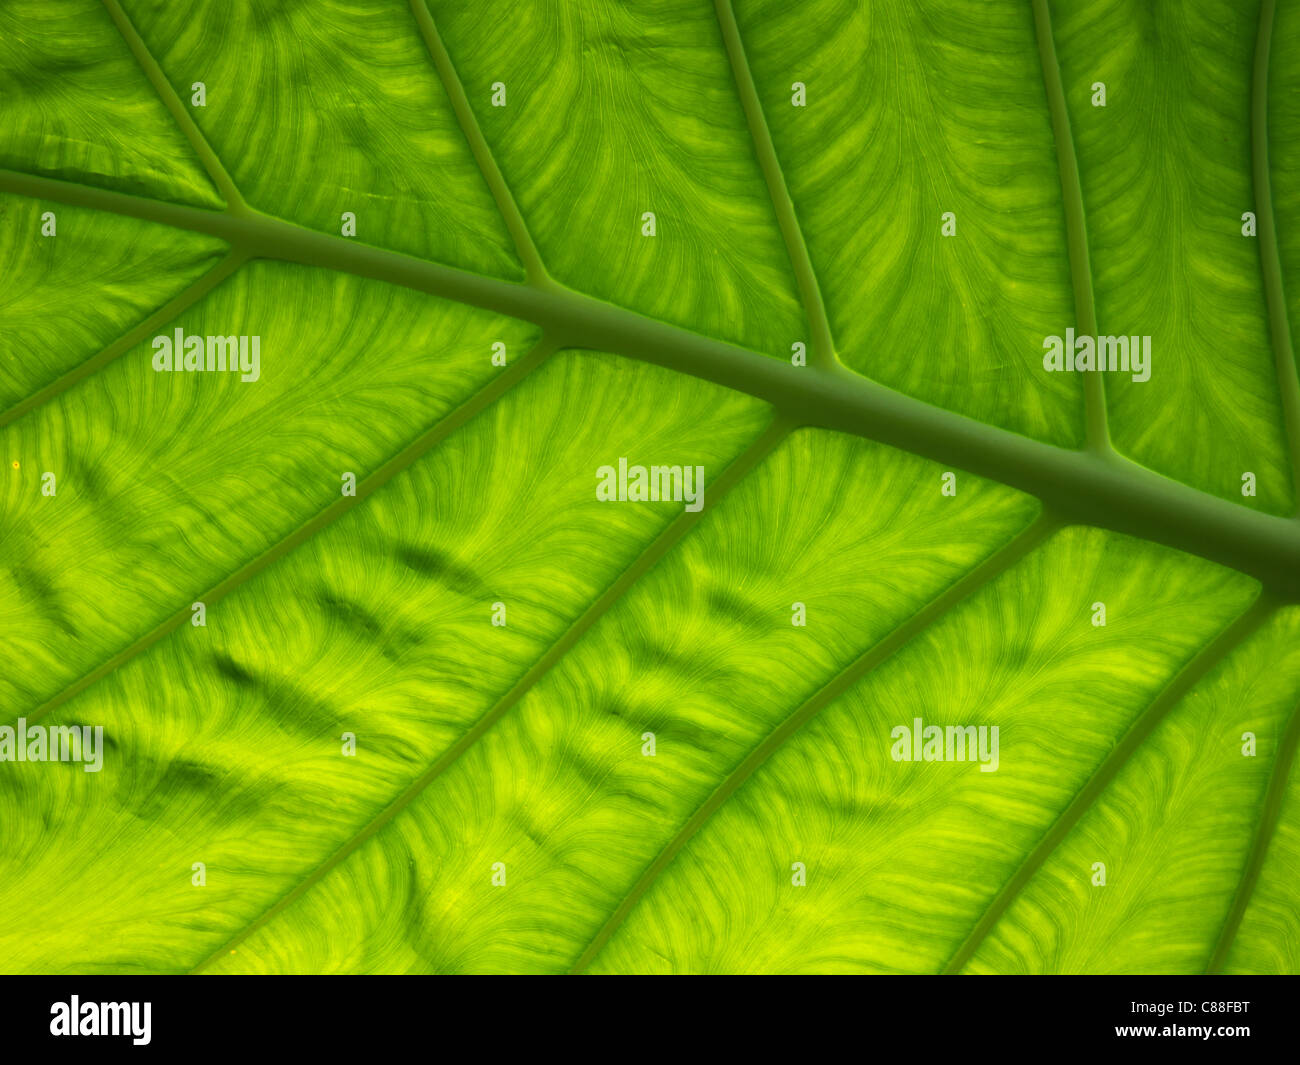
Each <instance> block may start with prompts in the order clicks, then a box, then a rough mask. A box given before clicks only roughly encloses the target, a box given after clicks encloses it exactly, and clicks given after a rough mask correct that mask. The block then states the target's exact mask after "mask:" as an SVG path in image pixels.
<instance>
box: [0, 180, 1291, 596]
mask: <svg viewBox="0 0 1300 1065" xmlns="http://www.w3.org/2000/svg"><path fill="white" fill-rule="evenodd" d="M0 191H4V192H12V193H17V194H19V195H24V196H31V197H35V198H45V199H51V200H55V201H57V202H63V203H70V204H73V205H74V206H85V207H90V208H93V209H99V210H107V211H113V212H115V213H117V214H124V215H128V216H130V217H134V218H143V219H146V220H149V221H155V222H160V223H162V224H165V225H173V226H178V227H180V228H182V229H190V230H195V231H197V232H203V233H208V234H211V235H213V236H217V237H220V238H222V239H224V240H226V241H227V242H229V243H231V244H233V245H235V246H236V247H238V248H240V249H241V250H243V251H244V252H246V253H247V254H249V255H252V256H256V257H261V258H267V259H278V260H282V261H287V262H297V263H302V264H305V265H309V266H317V267H321V268H328V269H334V270H340V271H343V272H345V273H351V274H355V275H357V276H361V277H370V278H374V279H377V280H381V281H387V282H390V283H392V284H397V285H402V286H404V287H406V288H412V289H416V290H418V291H421V292H426V293H429V294H430V295H435V296H440V297H443V298H446V299H452V300H456V301H459V302H462V303H468V304H471V305H473V306H476V307H483V308H486V309H488V310H492V311H496V312H497V313H500V314H506V315H509V316H511V317H514V318H522V319H525V320H527V321H531V322H534V323H536V324H538V325H540V326H541V327H542V328H543V329H544V330H545V331H546V332H547V334H548V335H549V336H551V337H552V338H553V339H554V340H555V342H556V343H557V344H558V345H559V346H561V347H580V348H591V349H596V350H602V351H610V352H613V353H615V354H618V355H623V356H625V357H627V358H633V359H639V360H641V361H644V362H651V363H655V364H657V365H659V366H665V367H667V368H668V369H671V370H676V371H678V372H681V373H686V374H690V375H692V376H695V377H701V378H704V379H706V380H710V381H714V382H716V383H718V384H721V385H724V386H726V387H728V388H731V389H734V390H736V391H740V392H745V393H748V394H749V395H752V396H755V397H757V398H759V399H763V400H766V401H767V402H768V403H771V404H772V405H774V406H775V407H776V408H777V409H778V410H780V411H781V412H782V413H783V414H784V415H785V416H786V417H788V418H789V419H790V420H791V421H793V422H795V423H797V424H800V425H807V426H815V427H820V428H825V429H835V430H838V431H841V432H846V433H850V434H852V435H855V436H861V437H865V438H868V439H872V440H877V441H880V442H882V443H885V444H889V445H891V446H893V447H898V448H901V449H903V450H906V451H910V452H912V453H913V454H916V455H920V456H922V457H924V458H929V459H933V460H935V461H937V462H941V463H944V464H945V465H947V466H950V467H954V468H957V469H964V470H967V471H969V472H971V473H974V474H978V475H980V476H983V477H988V478H990V479H992V480H996V481H1000V482H1002V483H1003V484H1007V485H1010V486H1012V487H1014V488H1018V489H1020V490H1021V491H1025V492H1028V493H1030V494H1032V495H1035V496H1038V497H1039V498H1040V499H1041V500H1042V501H1043V502H1044V503H1045V504H1046V505H1048V506H1049V507H1050V508H1052V509H1053V510H1055V511H1056V512H1058V513H1060V514H1062V515H1063V516H1065V517H1066V518H1068V519H1069V520H1071V521H1075V522H1079V523H1082V524H1087V525H1095V526H1098V527H1101V528H1107V529H1112V530H1114V531H1117V532H1123V533H1128V534H1130V535H1134V536H1139V537H1142V538H1143V539H1146V540H1151V541H1153V542H1155V543H1161V544H1165V545H1167V546H1169V547H1175V548H1178V549H1179V550H1182V551H1188V552H1190V553H1192V554H1195V555H1200V556H1201V557H1203V558H1208V559H1211V560H1213V561H1215V562H1219V563H1221V564H1223V565H1226V566H1230V567H1232V568H1233V569H1237V570H1240V571H1241V572H1243V573H1248V574H1250V575H1252V576H1254V577H1256V578H1258V579H1259V580H1260V581H1262V582H1263V583H1264V584H1266V585H1267V586H1269V587H1270V588H1271V589H1272V591H1273V592H1274V593H1275V594H1276V595H1277V596H1279V597H1280V598H1283V599H1287V600H1290V601H1300V523H1298V522H1296V521H1295V520H1293V519H1291V518H1281V517H1276V516H1273V515H1268V514H1263V513H1260V512H1258V511H1254V510H1250V509H1249V508H1247V507H1245V506H1243V505H1240V504H1236V503H1230V502H1228V501H1227V500H1223V499H1219V498H1216V497H1214V496H1210V495H1207V494H1205V493H1203V492H1200V491H1198V490H1197V489H1194V488H1191V487H1189V486H1187V485H1184V484H1181V483H1178V482H1176V481H1172V480H1169V479H1168V478H1166V477H1163V476H1161V475H1159V474H1157V473H1154V472H1152V471H1151V470H1147V469H1145V468H1143V467H1141V466H1139V465H1137V464H1136V463H1133V462H1130V461H1128V460H1126V459H1122V458H1117V457H1115V456H1111V455H1104V454H1096V453H1090V452H1085V451H1069V450H1066V449H1064V448H1058V447H1054V446H1053V445H1051V444H1045V443H1042V442H1040V441H1037V440H1032V439H1030V438H1028V437H1023V436H1018V435H1017V434H1015V433H1012V432H1009V431H1007V430H1005V429H999V428H996V427H994V426H991V425H986V424H985V423H983V422H978V421H975V420H974V419H971V418H966V417H964V416H963V415H960V414H954V413H953V412H951V411H946V410H942V409H941V408H938V407H934V406H932V405H930V404H928V403H925V402H923V401H921V400H918V399H914V398H912V397H910V396H904V395H902V394H901V393H898V392H894V391H892V390H891V389H888V388H885V387H884V386H883V385H880V384H877V383H876V382H874V381H870V380H868V379H866V378H864V377H861V376H859V375H857V374H855V373H852V372H851V371H848V370H845V369H843V368H842V367H838V366H836V367H834V368H832V369H829V370H827V369H823V368H821V367H817V366H803V367H796V366H792V365H790V363H789V362H788V361H787V360H785V359H777V358H772V357H769V356H765V355H760V354H757V353H754V352H751V351H747V350H745V349H744V348H740V347H737V346H736V345H733V344H728V343H725V342H723V341H719V340H713V339H711V338H708V337H705V336H701V335H700V334H698V333H692V332H690V331H689V330H686V329H681V328H679V327H677V326H673V325H669V324H667V323H665V322H659V321H655V320H654V319H651V318H646V317H644V316H643V315H639V314H637V313H635V312H634V311H629V310H626V309H624V308H620V307H616V306H613V305H612V304H608V303H604V302H602V301H601V300H598V299H595V298H593V297H591V296H586V295H583V294H581V293H578V292H574V291H572V290H571V289H568V288H565V287H564V286H562V285H559V284H558V283H556V282H554V281H547V282H544V283H542V284H514V283H511V282H508V281H500V280H497V279H495V278H489V277H481V276H479V275H477V274H473V273H469V272H467V271H463V270H457V269H455V268H453V267H449V266H443V265H440V264H437V263H431V262H426V261H424V260H421V259H416V258H413V257H411V256H407V255H402V254H400V253H397V252H391V251H385V250H382V249H379V248H374V247H370V246H368V245H363V244H358V243H357V242H355V241H353V240H346V239H344V238H342V237H335V236H330V235H327V234H324V233H316V232H313V231H312V230H309V229H305V228H303V227H301V226H297V225H294V224H293V223H291V222H285V221H282V220H280V219H274V218H269V217H267V216H265V215H261V214H259V213H257V212H253V211H250V212H249V213H248V214H247V215H243V216H238V215H232V214H227V213H224V212H217V211H205V210H200V209H198V208H193V207H184V206H180V205H177V204H170V203H164V202H161V201H157V200H148V199H144V198H140V197H135V196H128V195H124V194H122V193H115V192H109V191H107V190H104V189H94V188H90V187H88V186H84V185H77V184H75V183H71V182H64V181H58V180H55V179H52V178H43V177H35V176H32V175H28V174H19V173H16V172H13V171H6V170H0Z"/></svg>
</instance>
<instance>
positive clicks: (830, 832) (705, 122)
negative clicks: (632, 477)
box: [0, 0, 1300, 973]
mask: <svg viewBox="0 0 1300 1065" xmlns="http://www.w3.org/2000/svg"><path fill="white" fill-rule="evenodd" d="M1274 6H1275V5H1274V4H1273V3H1272V2H1271V0H1264V2H1261V3H1258V4H1256V3H1228V2H1227V0H1184V2H1181V3H1172V2H1171V3H1159V4H1152V5H1142V4H1135V3H1127V2H1123V0H1097V2H1094V3H1088V4H1063V3H1062V4H1056V3H1048V2H1046V0H990V2H988V3H985V4H981V5H980V11H979V13H978V15H976V14H973V13H972V12H971V10H970V6H969V5H966V4H959V3H956V2H955V0H922V2H915V3H914V2H903V0H890V2H887V3H874V4H871V5H858V4H849V3H844V2H842V0H805V2H801V3H798V4H788V3H777V2H775V0H717V2H716V3H709V2H707V0H673V2H672V3H669V4H664V3H658V2H656V3H650V2H648V0H647V2H634V3H613V2H607V0H583V2H582V3H565V4H561V3H558V2H555V0H532V2H529V3H526V4H518V3H510V4H506V3H497V2H496V0H489V2H485V3H481V4H475V5H465V4H460V3H451V2H443V0H430V2H429V3H427V4H426V3H425V2H424V0H413V2H411V3H409V4H407V3H401V2H381V0H349V2H342V0H339V2H330V3H327V4H319V3H313V4H310V5H309V4H306V3H275V2H271V0H245V2H241V3H238V4H231V3H219V2H217V0H210V2H205V3H197V4H194V5H188V6H186V7H185V9H184V10H182V8H181V7H180V6H178V5H170V4H163V3H160V2H151V0H122V2H118V0H104V2H103V3H102V4H101V3H94V2H90V0H87V2H84V3H81V2H78V3H68V4H60V5H57V14H55V13H51V12H52V11H53V10H54V9H53V8H52V7H51V6H50V5H44V4H29V3H25V2H18V3H14V4H11V5H8V6H6V8H5V10H4V11H3V12H0V56H3V57H4V59H3V62H2V63H0V85H3V86H5V87H7V93H6V98H7V99H10V100H12V106H10V107H8V108H7V109H6V111H5V114H4V116H3V118H2V119H0V167H3V168H4V169H0V266H2V267H3V278H4V287H3V289H0V306H2V307H3V310H4V318H3V332H2V333H0V452H2V453H0V459H3V461H4V466H3V467H2V468H0V478H3V480H2V481H0V647H3V649H4V650H3V657H2V659H0V661H2V662H3V669H0V706H3V709H4V722H3V724H4V727H5V728H8V729H14V728H15V727H16V726H17V725H18V722H19V719H22V722H23V727H24V728H25V729H27V730H28V731H31V730H33V729H36V730H44V729H47V728H54V727H69V728H70V727H73V726H78V727H81V726H84V727H90V728H93V727H96V726H98V727H102V729H103V750H102V755H103V762H102V767H101V768H100V769H99V770H98V771H96V772H85V771H84V769H85V768H86V767H85V766H83V765H82V764H78V762H77V761H75V760H71V761H57V760H54V761H50V760H41V759H39V758H34V759H31V760H23V761H18V760H15V759H13V758H5V759H3V760H0V826H3V836H0V840H2V843H0V905H3V908H4V912H5V913H6V914H8V915H10V917H9V919H8V920H6V921H5V922H4V923H3V924H0V967H2V968H4V969H5V970H8V971H15V972H46V973H48V972H58V973H76V972H329V973H334V972H339V973H342V972H448V973H451V972H456V973H470V972H569V971H576V972H592V973H597V972H599V973H616V972H945V971H947V972H956V971H964V972H980V973H992V972H1029V973H1047V972H1116V971H1120V972H1170V973H1190V972H1202V971H1207V970H1208V971H1220V970H1222V971H1229V972H1264V973H1271V972H1295V971H1298V970H1300V921H1298V920H1297V913H1300V898H1298V897H1297V885H1298V884H1300V873H1298V872H1297V871H1298V870H1300V792H1298V791H1297V789H1298V788H1300V784H1298V783H1297V778H1298V775H1300V771H1297V769H1296V768H1295V761H1296V759H1295V753H1296V748H1297V745H1298V744H1300V714H1298V713H1297V704H1300V651H1297V648H1300V639H1298V637H1300V608H1298V607H1297V606H1296V604H1297V602H1300V525H1298V524H1297V521H1296V518H1295V507H1296V495H1295V488H1294V478H1295V471H1296V464H1297V463H1296V456H1297V454H1298V452H1297V450H1296V448H1297V434H1300V388H1297V384H1296V380H1297V372H1296V364H1295V356H1294V353H1293V346H1292V343H1291V333H1290V324H1289V323H1290V318H1291V315H1292V311H1293V307H1294V301H1295V299H1296V295H1295V293H1296V291H1297V287H1300V279H1298V280H1296V281H1295V282H1294V283H1290V282H1291V281H1292V279H1293V278H1295V271H1296V269H1297V268H1298V267H1297V266H1296V257H1297V254H1300V252H1297V248H1298V247H1300V245H1297V243H1296V242H1297V240H1298V239H1300V238H1298V237H1297V236H1296V234H1297V233H1298V232H1300V217H1298V210H1297V205H1298V204H1300V200H1298V199H1297V197H1298V196H1300V192H1297V189H1298V188H1300V184H1298V183H1297V171H1298V169H1300V161H1298V159H1297V154H1296V153H1297V148H1296V146H1297V144H1300V132H1298V130H1300V126H1298V123H1300V113H1298V112H1297V110H1296V106H1295V102H1294V95H1295V94H1294V92H1293V91H1291V90H1292V89H1293V88H1294V84H1293V83H1294V80H1295V78H1296V69H1297V67H1296V62H1297V56H1298V55H1300V52H1298V51H1297V50H1298V49H1300V20H1298V19H1297V17H1296V15H1295V12H1294V9H1293V8H1291V7H1288V6H1287V5H1283V10H1281V11H1278V12H1275V11H1274ZM196 82H202V83H203V85H204V89H205V93H206V97H205V102H203V103H202V104H196V103H194V102H193V100H192V98H191V91H192V86H193V85H194V83H196ZM1095 82H1104V83H1105V85H1106V92H1107V99H1106V103H1105V106H1095V105H1094V94H1095V85H1094V83H1095ZM800 88H802V91H803V95H802V96H801V95H800V94H799V93H800ZM50 212H52V213H53V214H54V215H55V216H56V220H57V233H56V234H54V235H49V236H46V235H43V234H42V227H43V225H45V224H46V221H45V216H46V215H47V213H50ZM345 212H352V213H354V214H355V216H356V231H355V235H352V234H351V233H349V232H348V231H347V230H345V229H344V228H343V221H344V213H345ZM948 212H951V215H952V218H953V219H954V220H955V231H953V232H952V233H951V235H945V233H944V226H945V215H946V213H948ZM1246 212H1250V213H1252V214H1253V215H1254V216H1255V222H1256V230H1255V232H1253V233H1252V234H1249V235H1247V234H1246V233H1244V232H1243V225H1244V220H1243V217H1242V216H1243V213H1246ZM648 214H649V215H653V225H652V226H651V225H650V223H649V222H648V221H647V215H648ZM1067 328H1072V329H1075V330H1076V331H1077V332H1078V333H1080V334H1087V335H1096V334H1101V335H1110V334H1115V335H1120V334H1123V335H1126V336H1128V335H1133V336H1138V335H1150V336H1151V337H1152V350H1153V355H1152V363H1151V378H1150V380H1149V381H1145V382H1138V381H1133V380H1130V379H1129V378H1128V377H1127V376H1126V375H1118V374H1096V375H1091V376H1090V375H1087V374H1078V373H1070V374H1065V373H1047V372H1045V371H1044V367H1043V350H1044V346H1043V341H1044V338H1045V337H1048V336H1051V335H1053V334H1056V335H1064V334H1065V331H1066V329H1067ZM176 330H180V331H181V334H182V335H185V336H190V335H193V336H201V337H208V336H216V337H240V336H255V337H258V338H260V352H261V356H260V359H261V361H260V366H259V368H258V371H257V373H256V374H255V375H254V376H255V377H256V380H242V379H241V375H240V374H239V373H232V372H230V371H226V372H219V371H204V372H188V371H187V372H175V371H169V372H160V371H158V370H157V369H156V364H155V355H156V352H157V346H156V345H155V343H154V339H155V338H156V337H159V336H162V337H171V336H173V335H175V331H176ZM800 346H802V349H803V352H804V354H805V355H806V363H807V364H806V365H803V364H801V362H800V360H799V359H797V358H796V359H794V360H792V358H791V356H792V354H793V353H795V352H796V351H798V350H799V348H800ZM620 461H622V462H623V463H625V464H626V465H628V466H636V465H638V464H639V465H644V466H647V467H649V466H669V467H681V468H682V470H684V471H694V470H695V469H697V468H698V469H701V470H702V471H703V472H702V491H703V496H702V499H701V502H702V506H700V507H695V506H693V505H691V498H692V497H691V495H690V491H689V488H688V489H687V491H686V492H685V493H679V494H678V498H676V499H671V498H670V499H647V500H643V501H638V500H636V499H635V497H632V498H628V499H626V500H624V501H617V500H610V499H608V498H603V497H602V490H601V488H600V487H599V486H600V485H601V483H602V479H603V478H605V476H606V475H605V474H604V473H602V470H603V469H606V468H609V469H612V470H615V471H617V469H618V467H619V465H620ZM1247 473H1249V474H1251V475H1253V478H1254V483H1255V485H1256V487H1257V491H1256V493H1255V494H1253V495H1252V494H1244V493H1243V485H1244V484H1245V481H1244V480H1243V475H1244V474H1247ZM51 478H52V480H51ZM680 483H681V482H679V484H680ZM663 484H664V485H665V486H667V487H669V488H671V484H672V482H671V475H666V477H665V480H664V481H663ZM52 485H57V489H56V490H54V491H49V490H47V489H48V488H49V487H51V486H52ZM696 487H697V488H698V487H700V483H698V482H697V483H696ZM1099 608H1100V611H1101V612H1100V613H1099ZM1103 617H1104V623H1102V620H1101V619H1102V618H1103ZM198 621H202V622H203V623H202V624H196V623H195V622H198ZM927 726H929V727H934V726H938V727H939V728H940V729H941V730H945V731H944V732H941V736H943V735H945V734H946V737H947V742H948V750H947V753H946V754H945V752H944V749H943V746H942V743H941V746H940V749H939V751H938V755H939V756H938V757H933V758H927V757H925V756H924V755H923V754H922V752H921V751H920V750H918V751H917V752H916V757H915V758H912V757H910V756H904V755H902V754H900V747H899V744H900V743H901V742H902V740H901V739H900V737H901V736H903V735H905V736H906V737H907V740H908V745H909V747H908V749H909V750H910V744H911V739H912V737H913V736H914V735H916V736H919V735H920V734H921V731H922V730H923V729H924V728H925V727H927ZM994 728H996V730H997V731H996V733H994V732H993V731H992V730H993V729H994ZM968 730H969V731H968ZM978 730H983V731H982V732H981V731H978ZM977 736H978V737H979V738H978V739H977ZM990 736H996V737H997V748H996V754H994V752H993V751H992V750H990V749H988V748H987V746H986V747H983V748H981V747H980V746H979V743H980V742H983V741H984V740H986V739H987V738H988V737H990ZM958 737H960V740H959V743H960V744H961V745H962V746H959V747H956V748H954V747H953V744H954V742H957V738H958ZM967 738H969V741H970V742H971V743H972V744H973V746H972V747H971V748H970V749H969V751H968V752H967V750H966V748H965V747H964V744H965V743H966V742H967ZM5 742H6V733H5V732H4V731H3V730H0V755H3V754H4V753H5V750H6V748H5V746H4V744H5ZM10 742H11V743H13V742H15V740H12V739H11V740H10ZM352 742H355V753H353V752H352V751H351V750H350V749H349V745H350V744H351V743H352ZM958 750H960V752H961V757H957V755H956V753H955V752H956V751H958ZM967 754H969V756H967ZM1099 868H1101V869H1102V873H1101V874H1100V876H1099V873H1098V869H1099Z"/></svg>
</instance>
